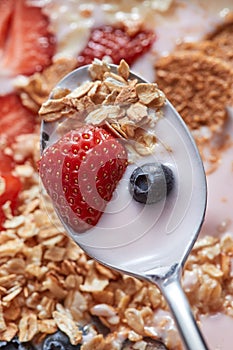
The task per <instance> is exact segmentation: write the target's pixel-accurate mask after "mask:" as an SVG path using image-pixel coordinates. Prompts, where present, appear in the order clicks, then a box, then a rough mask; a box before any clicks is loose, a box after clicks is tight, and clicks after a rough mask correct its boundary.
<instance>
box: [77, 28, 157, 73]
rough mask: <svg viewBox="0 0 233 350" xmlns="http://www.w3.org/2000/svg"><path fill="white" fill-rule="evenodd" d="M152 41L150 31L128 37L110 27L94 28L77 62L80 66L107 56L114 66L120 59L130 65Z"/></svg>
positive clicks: (153, 36)
mask: <svg viewBox="0 0 233 350" xmlns="http://www.w3.org/2000/svg"><path fill="white" fill-rule="evenodd" d="M154 39H155V35H154V32H152V31H150V30H143V31H139V32H137V33H136V34H134V35H132V36H130V35H129V34H128V33H127V32H126V31H125V30H124V29H122V28H115V27H112V26H110V25H105V26H101V27H99V28H94V29H93V30H92V31H91V35H90V38H89V41H88V43H87V45H86V47H85V48H84V50H83V51H82V52H81V53H80V55H79V56H78V62H79V65H80V66H81V65H85V64H90V63H91V62H92V61H93V59H94V58H99V59H102V58H103V57H104V56H109V57H111V59H112V61H113V63H115V64H118V63H120V61H121V59H125V61H127V63H128V64H132V63H133V62H134V61H135V60H136V59H137V58H139V57H140V56H141V55H142V54H144V53H145V52H147V51H148V50H149V49H150V47H151V46H152V44H153V42H154Z"/></svg>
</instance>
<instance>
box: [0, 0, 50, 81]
mask: <svg viewBox="0 0 233 350" xmlns="http://www.w3.org/2000/svg"><path fill="white" fill-rule="evenodd" d="M5 2H6V3H5ZM0 3H1V6H0V10H1V8H4V9H6V10H5V12H4V17H3V18H2V19H1V21H0V24H2V25H3V32H2V33H1V36H0V40H1V42H2V45H3V43H5V45H4V54H3V57H2V62H1V68H2V69H4V70H5V71H6V72H7V73H8V74H10V75H16V74H25V75H30V74H32V73H34V72H36V71H41V70H42V69H43V68H44V67H46V66H48V65H49V64H50V63H51V58H52V56H53V54H54V50H55V42H54V36H53V35H52V34H51V33H50V32H49V29H48V26H49V21H48V18H47V17H46V16H45V15H44V14H43V13H42V9H41V8H39V7H35V6H32V5H29V3H27V1H26V0H17V1H13V10H12V4H11V1H10V0H7V1H6V0H1V2H0ZM31 3H32V2H31ZM7 6H8V9H7ZM7 10H8V11H7ZM1 16H2V14H1Z"/></svg>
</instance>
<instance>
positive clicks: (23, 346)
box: [0, 337, 36, 350]
mask: <svg viewBox="0 0 233 350" xmlns="http://www.w3.org/2000/svg"><path fill="white" fill-rule="evenodd" d="M0 349H1V350H36V348H35V347H34V346H33V345H32V343H30V342H26V343H21V342H20V341H19V339H18V337H14V338H13V339H12V340H11V341H10V342H5V341H0Z"/></svg>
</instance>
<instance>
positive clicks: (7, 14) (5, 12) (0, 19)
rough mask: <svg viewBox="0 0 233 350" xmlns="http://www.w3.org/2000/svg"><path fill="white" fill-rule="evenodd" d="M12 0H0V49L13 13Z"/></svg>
mask: <svg viewBox="0 0 233 350" xmlns="http://www.w3.org/2000/svg"><path fill="white" fill-rule="evenodd" d="M13 8H14V0H1V1H0V14H1V16H0V28H1V30H0V49H1V48H2V46H3V44H4V43H5V40H6V37H7V32H8V28H9V23H10V19H11V15H12V13H13Z"/></svg>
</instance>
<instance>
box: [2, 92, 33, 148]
mask: <svg viewBox="0 0 233 350" xmlns="http://www.w3.org/2000/svg"><path fill="white" fill-rule="evenodd" d="M34 128H35V115H33V114H32V112H30V111H29V110H28V109H27V108H25V107H24V106H23V105H22V103H21V100H20V98H19V97H18V96H17V95H16V94H15V93H11V94H7V95H3V96H0V144H1V143H6V144H7V145H9V144H11V143H12V142H13V141H14V140H15V137H16V136H18V135H20V134H28V133H31V132H33V131H34Z"/></svg>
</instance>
